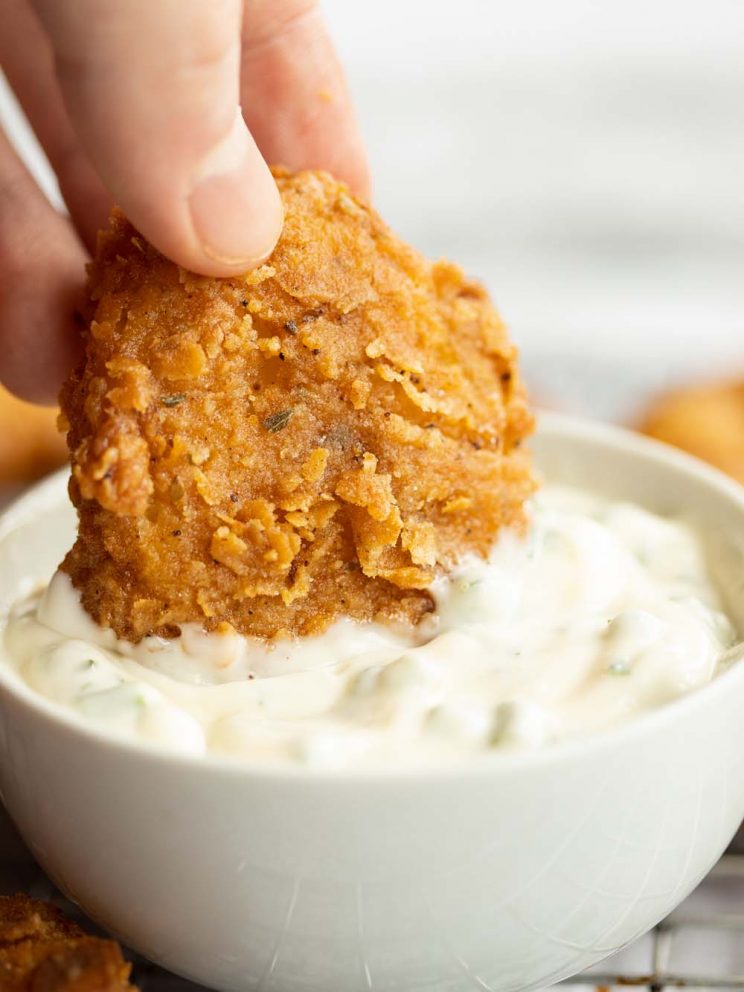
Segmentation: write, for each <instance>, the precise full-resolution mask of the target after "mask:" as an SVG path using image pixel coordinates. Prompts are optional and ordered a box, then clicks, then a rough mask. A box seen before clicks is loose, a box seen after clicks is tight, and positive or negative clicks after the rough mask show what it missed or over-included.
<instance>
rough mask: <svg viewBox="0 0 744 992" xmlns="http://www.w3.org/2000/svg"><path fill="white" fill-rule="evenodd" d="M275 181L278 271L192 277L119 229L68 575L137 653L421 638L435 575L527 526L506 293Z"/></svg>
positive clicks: (358, 212) (79, 443)
mask: <svg viewBox="0 0 744 992" xmlns="http://www.w3.org/2000/svg"><path fill="white" fill-rule="evenodd" d="M275 175H276V178H277V182H278V185H279V189H280V191H281V194H282V197H283V201H284V208H285V217H286V219H285V225H284V231H283V234H282V237H281V239H280V241H279V244H278V245H277V247H276V249H275V251H274V253H273V255H272V256H271V258H270V259H269V261H268V262H267V263H266V264H265V265H263V266H261V267H260V268H259V269H257V270H256V271H255V272H251V273H250V274H248V275H246V276H241V277H236V278H231V279H224V280H220V279H210V278H203V277H199V276H196V275H193V274H190V273H188V272H185V271H183V270H182V269H179V268H178V267H177V266H176V265H174V264H172V263H171V262H169V261H167V260H166V259H165V258H163V257H162V256H161V255H160V254H158V252H157V251H155V250H154V249H153V248H152V247H151V246H150V245H148V244H147V243H146V242H145V241H144V240H143V239H142V238H141V237H140V236H139V235H138V234H137V232H136V231H135V230H134V229H133V228H132V227H131V226H130V225H129V224H128V222H127V221H126V220H125V219H124V218H123V217H122V216H121V215H120V214H116V213H115V214H114V216H113V218H112V222H111V226H110V228H109V230H108V231H107V232H106V233H104V234H103V235H102V236H101V238H100V241H99V246H98V252H97V256H96V259H95V261H94V262H93V263H92V266H91V269H90V301H91V319H90V325H89V330H88V332H87V340H86V357H85V361H84V364H83V365H82V366H81V367H80V368H79V369H78V370H77V371H76V372H75V373H74V375H73V376H72V378H71V379H70V381H69V382H68V383H67V385H66V386H65V388H64V390H63V393H62V408H63V411H64V414H65V415H66V417H67V419H68V421H69V428H70V429H69V434H68V444H69V447H70V451H71V453H72V466H73V476H72V482H71V486H70V494H71V497H72V500H73V502H74V504H75V505H76V506H77V508H78V512H79V520H80V523H79V534H78V539H77V541H76V543H75V546H74V547H73V549H72V551H71V552H70V553H69V554H68V555H67V557H66V559H65V561H64V563H63V566H62V568H63V569H64V571H66V572H67V573H69V575H70V576H71V578H72V581H73V583H74V585H75V586H76V587H77V589H79V590H80V593H81V599H82V603H83V605H84V607H85V609H86V610H87V611H88V613H89V614H90V615H91V616H92V617H93V618H94V619H95V620H96V621H97V622H98V623H99V624H101V625H102V626H104V627H112V628H113V629H114V630H115V632H116V633H117V634H118V635H119V636H120V637H123V638H126V639H128V640H130V641H138V640H139V639H141V638H142V637H143V636H144V635H147V634H152V633H158V634H161V635H164V636H176V635H177V634H178V632H179V625H180V624H182V623H184V622H187V621H194V622H197V623H200V624H202V625H203V626H204V627H205V628H206V629H224V627H225V625H226V624H229V625H231V626H232V627H233V628H234V629H236V630H238V631H239V632H241V633H243V634H248V635H256V636H259V637H265V638H270V637H273V636H275V635H279V636H283V635H286V634H301V635H306V634H312V633H316V632H319V631H321V630H322V629H323V628H324V627H326V626H327V625H328V624H329V623H330V622H331V621H332V620H333V619H334V618H335V617H337V616H338V615H340V614H343V615H346V616H349V617H353V618H357V619H359V620H369V619H373V618H379V619H385V620H393V621H404V622H407V623H416V622H417V621H418V620H419V619H420V618H421V617H422V616H423V615H424V614H425V613H427V612H428V611H430V610H431V608H432V599H431V596H430V594H429V592H428V591H427V590H428V587H429V586H430V584H431V582H432V580H433V579H434V578H435V576H437V575H438V574H440V573H441V572H442V571H443V570H447V569H449V568H451V567H452V566H453V565H454V563H455V562H456V561H457V559H458V558H459V557H461V556H462V555H464V554H465V553H467V552H473V553H475V554H478V555H486V554H487V553H488V551H489V549H490V548H491V546H492V545H493V542H494V539H495V537H496V535H497V533H498V531H499V528H500V527H502V526H517V527H520V526H522V525H523V523H524V514H523V502H524V500H525V498H526V497H527V496H528V495H529V494H530V493H531V492H532V490H533V487H534V483H533V480H532V476H531V472H530V461H529V457H528V454H527V453H526V451H525V450H524V449H522V448H521V447H520V445H521V442H522V441H523V439H524V438H525V437H526V436H527V435H528V434H529V433H530V431H531V429H532V417H531V414H530V412H529V410H528V407H527V404H526V400H525V395H524V390H523V388H522V384H521V382H520V379H519V376H518V371H517V366H516V351H515V348H514V347H513V346H512V345H511V344H510V342H509V340H508V338H507V335H506V332H505V330H504V327H503V325H502V323H501V321H500V319H499V317H498V315H497V314H496V312H495V311H494V309H493V307H492V305H491V303H490V302H489V299H488V296H487V294H486V292H485V290H484V289H483V288H482V287H481V286H480V285H479V284H477V283H474V282H472V281H470V280H468V279H466V278H465V277H464V276H463V274H462V272H461V271H460V269H458V268H457V267H456V266H454V265H452V264H451V263H449V262H444V261H441V262H436V263H433V264H432V263H430V262H428V261H427V260H425V259H424V258H423V257H422V256H421V255H419V254H418V253H417V252H416V251H414V250H413V249H412V248H410V247H408V246H407V245H405V244H404V243H403V242H401V241H400V240H399V239H398V238H397V237H396V236H395V235H394V234H392V232H391V231H390V230H389V229H388V228H387V227H386V226H385V224H383V222H382V221H381V220H380V218H379V217H378V216H377V215H376V214H375V213H374V212H373V211H371V210H370V209H369V208H367V207H366V206H364V205H363V204H361V203H360V202H359V201H357V200H355V199H354V198H353V196H352V195H351V194H350V192H349V190H348V189H347V188H346V187H345V186H344V185H342V184H341V183H339V182H336V181H335V180H334V179H332V178H331V177H330V176H329V175H327V174H325V173H318V172H304V173H299V174H297V175H290V174H289V173H287V172H286V171H283V170H276V172H275Z"/></svg>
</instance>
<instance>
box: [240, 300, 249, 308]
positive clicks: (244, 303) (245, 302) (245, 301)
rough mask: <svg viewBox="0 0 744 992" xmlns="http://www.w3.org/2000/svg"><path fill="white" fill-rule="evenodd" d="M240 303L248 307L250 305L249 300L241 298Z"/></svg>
mask: <svg viewBox="0 0 744 992" xmlns="http://www.w3.org/2000/svg"><path fill="white" fill-rule="evenodd" d="M240 305H241V306H243V307H247V306H248V300H241V301H240Z"/></svg>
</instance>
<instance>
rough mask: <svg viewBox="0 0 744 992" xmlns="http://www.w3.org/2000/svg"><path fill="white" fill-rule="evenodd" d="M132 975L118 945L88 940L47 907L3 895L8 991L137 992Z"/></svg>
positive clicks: (1, 964)
mask: <svg viewBox="0 0 744 992" xmlns="http://www.w3.org/2000/svg"><path fill="white" fill-rule="evenodd" d="M129 972H130V965H129V964H128V963H127V962H126V961H125V960H124V958H123V957H122V954H121V950H120V949H119V945H118V944H116V943H114V941H113V940H101V939H100V938H98V937H91V936H89V935H88V934H86V933H85V931H83V930H81V929H80V927H79V926H78V925H77V924H76V923H73V922H72V921H71V920H68V919H67V917H65V916H64V914H63V913H61V912H60V911H59V910H58V909H56V908H55V907H54V906H51V905H49V904H48V903H44V902H39V901H38V900H36V899H31V898H29V897H28V896H26V895H23V894H21V893H19V894H18V895H15V896H0V989H2V990H3V992H136V989H135V987H134V986H133V985H130V984H129V981H128V978H129Z"/></svg>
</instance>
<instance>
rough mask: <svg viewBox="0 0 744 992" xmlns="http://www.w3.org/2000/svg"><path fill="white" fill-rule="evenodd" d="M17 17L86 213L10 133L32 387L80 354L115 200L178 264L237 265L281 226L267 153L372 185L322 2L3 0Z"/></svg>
mask: <svg viewBox="0 0 744 992" xmlns="http://www.w3.org/2000/svg"><path fill="white" fill-rule="evenodd" d="M32 8H33V9H32ZM0 23H1V24H2V31H0V65H2V68H3V70H4V71H5V74H6V76H7V78H8V81H9V82H10V85H11V86H12V87H13V89H14V91H15V93H16V95H17V97H18V99H19V101H20V103H21V105H22V106H23V108H24V110H25V112H26V115H27V117H28V119H29V121H30V123H31V125H32V127H33V128H34V130H35V132H36V134H37V136H38V137H39V140H40V142H41V144H42V146H43V147H44V150H45V152H46V154H47V156H48V158H49V161H50V163H51V165H52V168H53V169H54V171H55V173H56V175H57V179H58V181H59V185H60V189H61V192H62V195H63V197H64V200H65V202H66V204H67V207H68V209H69V213H70V217H69V218H67V217H64V216H62V215H60V214H59V213H57V212H56V211H55V210H54V209H53V208H52V206H51V205H50V204H49V202H48V201H47V200H46V198H45V197H44V195H43V193H42V192H41V191H40V190H39V188H38V187H37V186H36V184H35V182H34V180H33V179H32V177H31V176H30V175H29V173H28V172H27V170H26V169H25V167H24V166H23V164H22V163H21V161H20V159H19V158H18V156H17V155H16V154H15V152H14V151H13V150H12V148H11V146H10V144H9V142H8V140H7V139H6V138H5V137H4V135H2V133H0V377H1V378H2V380H3V381H4V382H5V384H6V385H8V386H9V387H10V388H11V389H13V390H14V391H16V392H18V393H19V394H20V395H22V396H24V397H26V398H28V399H34V400H38V401H48V400H49V399H50V398H52V397H53V396H54V395H55V393H56V391H57V389H58V387H59V384H60V382H61V380H62V378H63V377H64V375H65V374H66V373H67V371H68V369H69V367H70V365H71V362H72V360H73V356H74V352H75V349H76V346H77V343H78V340H79V330H78V329H76V328H75V326H74V322H73V314H74V310H75V303H76V302H77V295H78V293H79V290H80V286H81V281H82V272H83V265H84V263H85V261H86V259H87V257H88V252H89V251H91V250H92V248H93V245H94V242H95V235H96V232H97V231H98V230H99V229H100V228H101V227H102V226H104V225H105V223H106V217H107V215H108V212H109V210H110V208H111V205H112V203H113V202H116V203H118V204H119V206H121V208H122V209H123V210H124V212H125V213H126V214H127V216H128V217H129V218H130V219H131V220H132V222H133V223H134V224H135V226H136V227H138V228H139V230H141V231H142V233H143V234H144V235H145V237H146V238H147V239H148V240H149V241H151V242H152V244H154V245H155V246H156V247H157V248H159V249H160V250H161V251H162V252H163V253H164V254H166V255H168V256H169V257H170V258H172V259H173V260H174V261H175V262H177V263H178V264H180V265H183V266H184V267H185V268H188V269H192V270H193V271H195V272H200V273H203V274H205V275H216V276H228V275H232V274H235V273H237V272H240V271H245V270H248V269H250V268H252V267H254V266H255V265H257V264H259V263H260V262H261V261H262V260H263V259H264V258H265V257H266V256H267V255H268V254H269V253H270V252H271V250H272V249H273V247H274V244H275V243H276V240H277V238H278V236H279V233H280V230H281V223H282V210H281V202H280V199H279V195H278V193H277V190H276V186H275V184H274V181H273V179H272V177H271V173H270V172H269V170H268V167H267V165H266V162H267V161H269V162H276V163H280V164H282V165H286V166H288V167H289V168H291V169H298V168H324V169H327V170H329V171H330V172H332V173H334V174H335V175H336V176H338V177H339V178H341V179H344V180H346V181H347V182H348V183H349V184H350V185H351V186H352V188H353V189H354V190H355V191H356V192H358V193H359V194H360V195H361V196H368V195H369V176H368V172H367V165H366V160H365V155H364V150H363V146H362V141H361V137H360V135H359V132H358V130H357V127H356V123H355V120H354V115H353V111H352V108H351V103H350V99H349V95H348V92H347V89H346V85H345V82H344V79H343V74H342V71H341V68H340V65H339V63H338V59H337V57H336V55H335V53H334V50H333V46H332V44H331V41H330V39H329V37H328V35H327V33H326V30H325V27H324V24H323V21H322V18H321V16H320V12H319V10H318V8H317V4H316V3H314V2H313V0H245V2H243V0H208V2H206V3H205V2H204V0H106V2H105V3H102V2H101V0H0ZM241 107H242V113H241V109H240V108H241Z"/></svg>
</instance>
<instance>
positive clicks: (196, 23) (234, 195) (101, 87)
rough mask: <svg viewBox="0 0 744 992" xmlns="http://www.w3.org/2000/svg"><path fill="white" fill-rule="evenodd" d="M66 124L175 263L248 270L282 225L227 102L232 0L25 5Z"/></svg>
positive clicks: (234, 61) (233, 64)
mask: <svg viewBox="0 0 744 992" xmlns="http://www.w3.org/2000/svg"><path fill="white" fill-rule="evenodd" d="M35 6H36V9H37V11H38V13H39V16H40V17H41V20H42V23H43V24H44V26H45V28H46V30H47V32H48V34H49V36H50V38H51V41H52V45H53V47H54V51H55V57H56V66H57V75H58V78H59V83H60V88H61V91H62V96H63V98H64V100H65V104H66V107H67V110H68V113H69V115H70V119H71V121H72V124H73V126H74V128H75V130H76V132H77V134H78V136H79V138H80V141H81V143H82V145H83V146H84V148H85V150H86V152H87V154H88V156H89V158H90V160H91V161H92V163H93V165H94V167H95V168H96V170H97V171H98V173H99V175H100V176H101V179H102V180H103V182H104V183H105V184H106V186H107V187H108V189H109V191H110V192H111V194H112V196H113V198H114V199H115V200H116V201H117V202H118V203H119V205H120V206H121V208H122V209H123V210H124V212H125V213H126V214H127V216H128V217H129V218H130V220H131V221H132V223H133V224H134V225H135V226H136V227H137V228H138V229H139V230H140V231H141V232H142V234H144V236H145V237H146V238H147V239H148V240H149V241H151V242H152V244H154V245H155V247H156V248H158V249H160V251H162V252H163V253H164V254H165V255H167V256H168V257H170V258H171V259H173V261H175V262H177V263H178V264H179V265H182V266H184V267H185V268H188V269H192V270H194V271H196V272H200V273H203V274H205V275H217V276H227V275H231V274H234V273H236V272H238V271H241V270H242V271H245V270H247V269H250V268H252V267H254V266H255V265H257V264H259V263H260V262H261V261H262V260H263V259H264V258H265V257H266V256H267V255H268V254H269V253H270V252H271V251H272V249H273V247H274V245H275V243H276V240H277V238H278V237H279V233H280V231H281V225H282V206H281V200H280V198H279V193H278V191H277V188H276V184H275V183H274V180H273V178H272V176H271V173H270V171H269V169H268V167H267V165H266V163H265V162H264V160H263V158H262V157H261V154H260V152H259V151H258V148H257V146H256V143H255V141H254V140H253V138H252V136H251V134H250V132H249V131H248V129H247V127H246V125H245V124H244V122H243V118H242V115H241V113H240V109H239V107H238V99H239V83H240V25H241V16H242V3H241V2H240V0H210V2H209V3H204V2H203V0H157V3H153V2H152V0H107V2H106V3H105V4H102V3H101V2H100V0H35Z"/></svg>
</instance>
